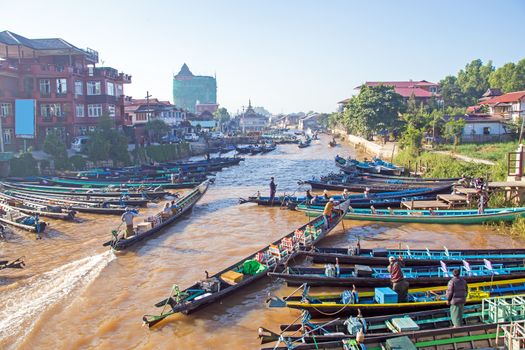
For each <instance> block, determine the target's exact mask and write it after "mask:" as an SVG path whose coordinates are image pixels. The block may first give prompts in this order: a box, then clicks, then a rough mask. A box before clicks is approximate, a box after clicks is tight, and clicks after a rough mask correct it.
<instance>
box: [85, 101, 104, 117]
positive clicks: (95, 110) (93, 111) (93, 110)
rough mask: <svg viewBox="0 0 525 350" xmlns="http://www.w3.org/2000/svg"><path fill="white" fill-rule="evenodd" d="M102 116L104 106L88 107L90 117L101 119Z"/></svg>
mask: <svg viewBox="0 0 525 350" xmlns="http://www.w3.org/2000/svg"><path fill="white" fill-rule="evenodd" d="M101 116H102V105H101V104H96V105H88V117H101Z"/></svg>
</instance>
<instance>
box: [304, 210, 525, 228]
mask: <svg viewBox="0 0 525 350" xmlns="http://www.w3.org/2000/svg"><path fill="white" fill-rule="evenodd" d="M298 209H299V210H301V211H304V212H305V213H306V215H307V216H317V215H319V213H320V212H322V209H306V208H300V207H299V208H298ZM399 213H402V214H399ZM519 217H525V208H523V207H520V208H498V209H487V210H486V212H485V214H477V212H476V211H475V210H440V211H435V212H434V214H430V213H429V211H428V210H422V211H418V210H403V211H400V210H395V211H394V213H393V214H389V213H388V211H384V210H381V211H380V210H377V211H376V214H371V213H366V212H359V211H358V210H355V211H354V212H348V213H347V214H346V215H345V217H344V218H345V219H346V220H359V221H380V222H401V223H419V224H458V225H475V224H484V223H490V222H506V221H514V220H516V219H517V218H519Z"/></svg>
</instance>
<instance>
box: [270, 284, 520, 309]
mask: <svg viewBox="0 0 525 350" xmlns="http://www.w3.org/2000/svg"><path fill="white" fill-rule="evenodd" d="M446 290H447V286H446V285H444V286H437V287H424V288H411V289H409V291H408V301H407V302H405V303H397V302H385V303H378V302H376V298H375V296H376V294H375V293H376V291H371V292H359V293H358V292H357V291H356V290H353V291H352V292H350V291H345V292H343V293H319V294H310V293H309V288H308V287H307V286H306V287H305V288H304V292H303V295H299V296H297V295H291V296H288V297H286V298H285V299H279V298H277V297H272V298H271V299H270V301H269V304H270V307H288V308H292V309H299V310H307V311H308V312H309V313H310V314H311V315H312V317H327V316H334V315H337V316H346V315H348V316H350V315H352V316H356V315H357V314H358V310H360V311H361V312H362V313H363V314H364V315H368V316H375V315H388V314H393V313H402V312H415V311H422V310H431V309H439V308H443V307H446V301H447V300H446V296H445V292H446ZM468 290H469V292H468V296H467V304H475V303H479V302H481V300H482V299H483V298H488V297H495V296H504V295H514V294H518V293H523V292H525V278H518V279H510V280H501V281H488V282H478V283H471V284H469V285H468Z"/></svg>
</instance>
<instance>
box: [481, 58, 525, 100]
mask: <svg viewBox="0 0 525 350" xmlns="http://www.w3.org/2000/svg"><path fill="white" fill-rule="evenodd" d="M489 83H490V87H493V88H500V89H501V90H502V91H503V92H505V93H506V92H512V91H521V90H524V89H525V59H522V60H520V61H519V62H518V63H517V64H514V63H512V62H509V63H506V64H504V65H503V66H501V67H499V68H498V69H496V70H495V71H494V72H492V74H491V75H490V77H489Z"/></svg>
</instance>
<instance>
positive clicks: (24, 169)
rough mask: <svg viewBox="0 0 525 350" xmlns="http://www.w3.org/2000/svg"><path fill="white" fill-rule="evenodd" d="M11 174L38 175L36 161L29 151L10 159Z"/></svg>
mask: <svg viewBox="0 0 525 350" xmlns="http://www.w3.org/2000/svg"><path fill="white" fill-rule="evenodd" d="M10 166H11V172H10V174H11V176H36V175H38V168H37V161H36V160H35V158H33V155H32V154H31V153H23V154H21V155H20V157H18V158H13V159H11V160H10Z"/></svg>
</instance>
